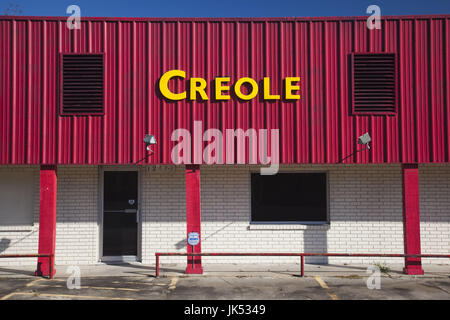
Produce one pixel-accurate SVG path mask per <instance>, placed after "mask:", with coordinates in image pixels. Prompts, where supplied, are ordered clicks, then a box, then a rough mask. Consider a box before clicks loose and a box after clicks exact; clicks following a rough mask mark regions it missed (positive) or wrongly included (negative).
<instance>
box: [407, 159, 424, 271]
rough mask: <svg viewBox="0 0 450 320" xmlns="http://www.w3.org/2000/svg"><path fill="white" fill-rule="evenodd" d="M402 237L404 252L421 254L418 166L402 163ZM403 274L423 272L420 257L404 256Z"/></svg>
mask: <svg viewBox="0 0 450 320" xmlns="http://www.w3.org/2000/svg"><path fill="white" fill-rule="evenodd" d="M402 172H403V173H402V179H403V238H404V249H405V254H421V251H420V215H419V167H418V165H417V164H403V165H402ZM403 272H404V273H405V274H416V275H417V274H423V269H422V260H421V258H408V257H406V258H405V268H404V269H403Z"/></svg>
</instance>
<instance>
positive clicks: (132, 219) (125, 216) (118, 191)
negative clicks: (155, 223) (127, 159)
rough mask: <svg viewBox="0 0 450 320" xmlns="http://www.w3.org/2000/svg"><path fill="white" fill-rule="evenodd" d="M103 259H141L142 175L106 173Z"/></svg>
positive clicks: (132, 172) (133, 172)
mask: <svg viewBox="0 0 450 320" xmlns="http://www.w3.org/2000/svg"><path fill="white" fill-rule="evenodd" d="M103 185H104V189H103V190H104V204H103V207H104V209H103V210H104V211H103V256H137V230H138V219H137V218H138V173H137V171H105V172H104V183H103Z"/></svg>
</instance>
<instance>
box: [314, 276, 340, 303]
mask: <svg viewBox="0 0 450 320" xmlns="http://www.w3.org/2000/svg"><path fill="white" fill-rule="evenodd" d="M314 279H315V280H316V281H317V282H318V283H319V284H320V286H321V287H322V288H324V289H325V291H326V292H327V293H328V295H329V296H330V297H331V299H333V300H339V298H338V296H337V295H336V294H335V293H334V292H333V291H331V289H330V288H329V287H328V286H327V284H326V283H325V281H323V280H322V278H321V277H319V276H314Z"/></svg>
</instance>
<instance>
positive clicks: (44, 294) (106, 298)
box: [0, 292, 136, 300]
mask: <svg viewBox="0 0 450 320" xmlns="http://www.w3.org/2000/svg"><path fill="white" fill-rule="evenodd" d="M15 295H26V296H43V297H63V298H72V299H77V298H78V299H100V300H136V299H132V298H115V297H100V296H82V295H73V294H53V293H37V292H12V293H10V294H8V295H6V296H4V297H2V298H1V299H0V300H6V299H8V298H10V297H12V296H15Z"/></svg>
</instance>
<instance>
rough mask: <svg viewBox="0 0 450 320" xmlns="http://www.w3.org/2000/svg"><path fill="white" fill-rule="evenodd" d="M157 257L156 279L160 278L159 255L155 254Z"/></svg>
mask: <svg viewBox="0 0 450 320" xmlns="http://www.w3.org/2000/svg"><path fill="white" fill-rule="evenodd" d="M155 256H156V266H155V276H156V278H158V277H159V254H157V253H156V254H155Z"/></svg>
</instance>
